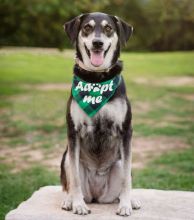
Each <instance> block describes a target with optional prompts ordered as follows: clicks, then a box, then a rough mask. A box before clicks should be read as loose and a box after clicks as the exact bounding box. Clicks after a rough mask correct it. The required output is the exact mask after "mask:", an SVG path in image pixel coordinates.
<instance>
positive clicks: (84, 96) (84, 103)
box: [72, 75, 121, 117]
mask: <svg viewBox="0 0 194 220" xmlns="http://www.w3.org/2000/svg"><path fill="white" fill-rule="evenodd" d="M120 80H121V76H120V75H116V76H115V77H114V78H112V79H110V80H107V81H104V82H101V83H89V82H85V81H83V80H82V79H80V78H79V77H77V76H74V78H73V85H72V95H73V98H74V99H75V100H76V102H77V103H78V105H79V106H80V108H82V109H83V110H84V112H85V113H86V114H87V115H88V116H89V117H93V116H94V115H95V114H96V113H97V112H98V111H99V110H100V109H101V108H102V107H103V106H104V105H105V104H106V103H107V102H108V101H109V99H110V98H111V97H112V96H113V95H114V93H115V91H116V89H117V88H118V86H119V83H120Z"/></svg>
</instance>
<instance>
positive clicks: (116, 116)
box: [70, 98, 127, 137]
mask: <svg viewBox="0 0 194 220" xmlns="http://www.w3.org/2000/svg"><path fill="white" fill-rule="evenodd" d="M126 112H127V104H126V100H125V99H122V98H116V99H114V100H113V101H111V102H108V103H107V104H106V105H104V106H103V107H102V108H101V109H100V110H99V111H98V112H97V113H96V115H94V116H93V117H89V116H88V115H87V114H86V113H85V112H84V111H83V110H82V109H81V108H80V107H79V105H78V104H77V102H76V101H75V100H72V102H71V106H70V113H71V117H72V120H73V123H74V128H75V130H76V131H77V132H78V133H79V134H80V136H81V137H84V136H85V135H87V134H89V133H95V132H100V131H101V132H103V131H104V132H108V133H110V132H111V133H112V135H116V133H117V131H119V130H122V124H123V122H124V120H125V117H126Z"/></svg>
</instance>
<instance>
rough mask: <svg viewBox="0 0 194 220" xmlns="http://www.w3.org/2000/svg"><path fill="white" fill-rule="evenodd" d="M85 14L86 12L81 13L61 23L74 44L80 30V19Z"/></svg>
mask: <svg viewBox="0 0 194 220" xmlns="http://www.w3.org/2000/svg"><path fill="white" fill-rule="evenodd" d="M85 15H86V14H81V15H79V16H77V17H75V18H73V19H72V20H70V21H68V22H66V23H65V24H64V25H63V27H64V29H65V32H66V33H67V36H68V37H69V39H70V41H71V43H72V44H75V42H76V39H77V36H78V33H79V30H80V24H81V20H82V18H83V17H84V16H85Z"/></svg>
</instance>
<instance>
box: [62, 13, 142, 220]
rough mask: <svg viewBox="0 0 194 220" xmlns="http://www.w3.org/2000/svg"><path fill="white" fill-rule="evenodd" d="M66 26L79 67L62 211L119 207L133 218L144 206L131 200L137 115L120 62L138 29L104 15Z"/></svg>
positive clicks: (79, 19)
mask: <svg viewBox="0 0 194 220" xmlns="http://www.w3.org/2000/svg"><path fill="white" fill-rule="evenodd" d="M64 27H65V31H66V33H67V36H68V37H69V39H70V41H71V42H72V44H73V45H74V46H75V48H76V64H75V66H74V81H73V84H72V92H71V95H70V97H69V100H68V103H67V113H66V121H67V139H68V144H67V149H66V151H65V153H64V155H63V158H62V161H61V183H62V186H63V190H64V191H66V192H67V194H66V199H65V201H64V202H63V204H62V209H64V210H73V213H75V214H79V215H86V214H89V213H90V210H89V208H88V206H87V205H86V203H92V202H97V203H115V202H119V206H118V209H117V211H116V214H118V215H121V216H129V215H131V213H132V209H139V208H140V202H139V201H138V200H135V199H134V198H132V197H131V187H132V186H131V138H132V125H131V119H132V113H131V106H130V102H129V100H128V98H127V95H126V88H125V83H124V79H123V77H122V76H121V71H122V62H121V61H119V60H118V58H119V56H120V49H121V47H122V46H124V45H125V44H126V43H127V41H128V39H129V37H130V36H131V34H132V31H133V28H132V26H130V25H128V24H127V23H126V22H124V21H123V20H121V19H120V18H118V17H116V16H112V15H107V14H104V13H100V12H95V13H88V14H82V15H80V16H78V17H76V18H74V19H72V20H71V21H69V22H67V23H65V25H64ZM73 87H74V88H73ZM90 91H92V93H93V94H94V93H95V92H96V91H98V96H96V97H93V96H91V95H90ZM84 92H85V93H84ZM77 97H79V100H78V99H77ZM107 97H108V98H107ZM80 102H82V104H80ZM102 102H104V103H105V104H104V103H103V105H100V106H99V103H100V104H101V103H102ZM86 104H87V105H86ZM83 106H84V107H83ZM86 109H87V110H86ZM88 109H89V110H88Z"/></svg>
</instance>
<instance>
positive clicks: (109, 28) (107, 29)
mask: <svg viewBox="0 0 194 220" xmlns="http://www.w3.org/2000/svg"><path fill="white" fill-rule="evenodd" d="M104 30H105V31H106V32H108V33H110V32H111V31H112V27H111V26H109V25H106V26H105V27H104Z"/></svg>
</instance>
